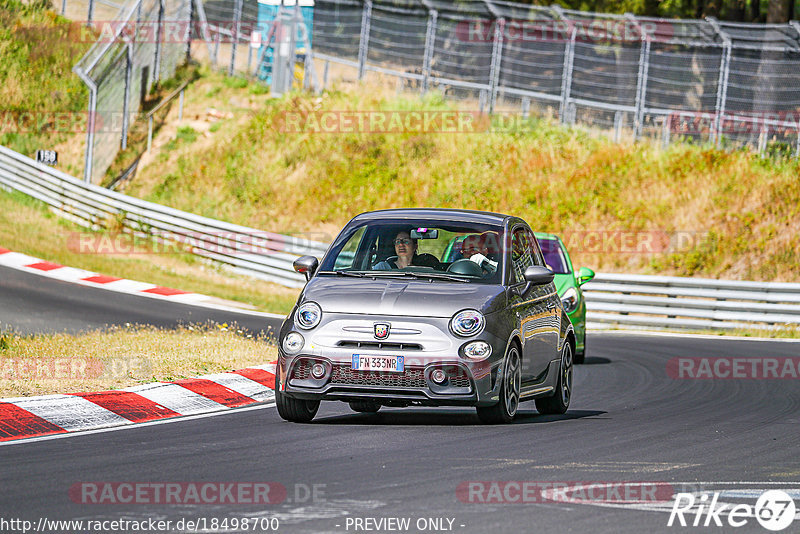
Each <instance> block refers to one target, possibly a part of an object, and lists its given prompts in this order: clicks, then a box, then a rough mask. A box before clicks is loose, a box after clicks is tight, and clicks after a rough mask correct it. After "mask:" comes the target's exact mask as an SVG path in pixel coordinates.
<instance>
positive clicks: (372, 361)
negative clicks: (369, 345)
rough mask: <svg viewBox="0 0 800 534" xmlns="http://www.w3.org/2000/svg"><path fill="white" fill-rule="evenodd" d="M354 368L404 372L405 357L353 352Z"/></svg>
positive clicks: (356, 369)
mask: <svg viewBox="0 0 800 534" xmlns="http://www.w3.org/2000/svg"><path fill="white" fill-rule="evenodd" d="M352 369H353V370H355V371H388V372H390V373H402V372H403V370H404V357H403V356H373V355H370V354H353V365H352Z"/></svg>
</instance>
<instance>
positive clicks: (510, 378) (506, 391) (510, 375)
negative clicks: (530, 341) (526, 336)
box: [477, 345, 522, 424]
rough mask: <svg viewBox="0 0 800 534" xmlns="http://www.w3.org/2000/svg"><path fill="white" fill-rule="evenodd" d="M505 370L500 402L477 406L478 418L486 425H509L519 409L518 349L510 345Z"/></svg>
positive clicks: (520, 368)
mask: <svg viewBox="0 0 800 534" xmlns="http://www.w3.org/2000/svg"><path fill="white" fill-rule="evenodd" d="M505 365H506V368H505V372H504V373H503V383H502V384H501V386H500V401H499V402H498V403H497V404H495V405H494V406H478V407H477V411H478V417H479V418H480V420H481V421H482V422H484V423H487V424H497V423H510V422H511V421H513V420H514V416H515V415H517V409H518V408H519V391H520V388H521V386H522V366H521V364H520V359H519V349H517V347H516V345H511V347H510V348H509V349H508V354H507V355H506V363H505Z"/></svg>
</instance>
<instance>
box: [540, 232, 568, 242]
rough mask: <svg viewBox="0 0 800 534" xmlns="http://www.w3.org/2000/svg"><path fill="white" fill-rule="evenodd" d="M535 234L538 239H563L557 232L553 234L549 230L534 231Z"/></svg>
mask: <svg viewBox="0 0 800 534" xmlns="http://www.w3.org/2000/svg"><path fill="white" fill-rule="evenodd" d="M533 235H535V236H536V239H553V240H555V241H561V240H560V239H559V237H558V236H557V235H556V234H551V233H549V232H533Z"/></svg>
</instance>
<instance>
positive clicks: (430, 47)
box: [421, 9, 439, 94]
mask: <svg viewBox="0 0 800 534" xmlns="http://www.w3.org/2000/svg"><path fill="white" fill-rule="evenodd" d="M438 22H439V12H438V11H436V10H435V9H431V10H430V12H429V13H428V28H427V33H426V34H425V55H424V56H423V58H424V59H423V60H422V89H421V90H422V94H425V93H427V92H428V84H429V83H430V78H431V62H432V61H433V51H434V49H435V48H436V27H437V25H438Z"/></svg>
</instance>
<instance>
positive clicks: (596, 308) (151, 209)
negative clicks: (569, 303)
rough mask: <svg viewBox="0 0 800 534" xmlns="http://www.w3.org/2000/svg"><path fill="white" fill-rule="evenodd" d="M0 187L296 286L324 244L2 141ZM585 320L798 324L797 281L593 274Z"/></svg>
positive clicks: (85, 221)
mask: <svg viewBox="0 0 800 534" xmlns="http://www.w3.org/2000/svg"><path fill="white" fill-rule="evenodd" d="M0 187H3V188H6V189H13V190H16V191H20V192H22V193H25V194H27V195H30V196H32V197H34V198H37V199H39V200H41V201H42V202H44V203H46V204H47V205H49V206H50V207H51V208H52V209H53V210H54V211H56V212H57V213H58V214H59V215H61V216H64V217H66V218H68V219H70V220H72V221H74V222H76V223H78V224H80V225H83V226H85V227H89V228H100V227H107V226H109V224H112V225H121V226H122V227H123V228H125V229H126V230H127V231H129V232H130V233H132V234H134V235H139V236H144V237H150V238H153V239H156V240H158V241H159V242H171V243H175V242H177V243H181V244H184V245H185V246H186V247H187V249H188V250H189V251H190V252H192V253H193V254H196V255H198V256H201V257H203V258H207V259H209V260H213V261H215V262H219V263H222V264H224V265H226V266H228V267H230V268H231V269H232V270H234V271H235V272H239V273H242V274H246V275H250V276H254V277H257V278H261V279H264V280H269V281H271V282H276V283H278V284H282V285H284V286H288V287H302V286H303V285H304V284H305V279H304V277H303V276H301V275H300V274H298V273H295V272H294V269H293V267H292V262H293V261H294V260H295V259H296V258H297V257H298V256H300V255H303V254H311V255H315V256H317V257H321V256H322V255H323V254H324V253H325V251H326V250H327V248H328V244H326V243H320V242H316V241H311V240H307V239H304V238H300V237H297V236H288V235H282V234H276V233H271V232H265V231H262V230H256V229H254V228H247V227H244V226H239V225H235V224H231V223H227V222H223V221H218V220H215V219H210V218H207V217H202V216H199V215H194V214H192V213H187V212H184V211H180V210H177V209H174V208H169V207H166V206H162V205H159V204H154V203H152V202H147V201H145V200H141V199H138V198H134V197H130V196H127V195H124V194H122V193H117V192H115V191H109V190H108V189H104V188H102V187H99V186H96V185H92V184H87V183H84V182H83V181H81V180H79V179H77V178H74V177H72V176H69V175H68V174H65V173H63V172H61V171H58V170H56V169H53V168H51V167H48V166H46V165H44V164H40V163H37V162H36V161H34V160H33V159H31V158H28V157H26V156H23V155H21V154H18V153H16V152H14V151H13V150H10V149H8V148H6V147H3V146H0ZM584 294H585V296H586V303H587V309H588V312H587V321H589V322H590V323H607V324H617V325H620V326H647V327H669V328H701V329H706V328H718V329H732V328H743V327H749V328H753V327H755V328H774V327H781V326H790V327H797V326H800V283H798V284H786V283H774V282H734V281H725V280H711V279H703V278H680V277H670V276H645V275H630V274H610V273H598V274H597V275H596V277H595V278H594V280H593V281H592V282H590V283H589V284H587V285H586V286H584Z"/></svg>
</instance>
